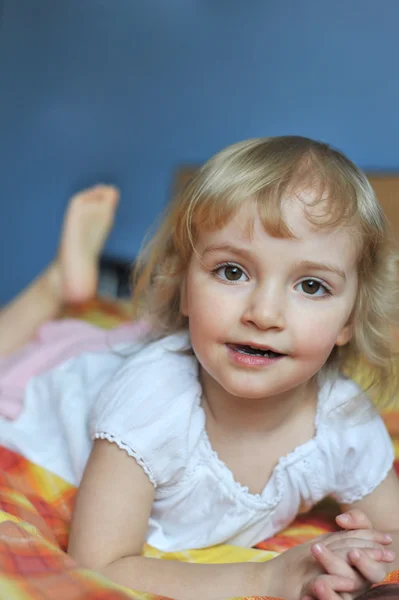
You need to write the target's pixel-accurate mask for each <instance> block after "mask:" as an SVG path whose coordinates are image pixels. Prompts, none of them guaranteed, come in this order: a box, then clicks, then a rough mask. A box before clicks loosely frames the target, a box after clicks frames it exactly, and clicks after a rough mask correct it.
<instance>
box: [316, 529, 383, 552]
mask: <svg viewBox="0 0 399 600" xmlns="http://www.w3.org/2000/svg"><path fill="white" fill-rule="evenodd" d="M354 540H356V542H354ZM359 540H363V541H367V542H372V543H374V545H375V546H376V545H383V546H388V545H389V544H390V543H391V542H392V536H391V535H390V534H389V533H382V532H381V531H372V530H371V529H357V530H355V531H341V532H340V533H337V534H335V535H332V536H331V537H329V538H327V539H326V540H324V543H325V545H326V546H329V547H334V548H336V547H338V546H344V545H352V546H353V545H354V543H357V542H358V541H359Z"/></svg>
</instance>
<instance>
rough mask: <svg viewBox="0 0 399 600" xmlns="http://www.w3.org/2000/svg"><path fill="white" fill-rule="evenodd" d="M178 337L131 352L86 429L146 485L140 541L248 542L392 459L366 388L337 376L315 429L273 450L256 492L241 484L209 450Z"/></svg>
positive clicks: (375, 476)
mask: <svg viewBox="0 0 399 600" xmlns="http://www.w3.org/2000/svg"><path fill="white" fill-rule="evenodd" d="M188 345H189V341H188V335H187V334H186V333H184V334H176V335H173V336H170V337H168V338H165V339H164V340H161V341H158V342H154V343H152V344H149V345H147V346H144V347H143V348H141V349H140V350H139V351H137V352H135V353H133V355H132V356H131V357H130V358H128V359H126V360H125V362H124V364H123V366H122V367H121V368H120V369H119V370H118V371H117V372H116V374H114V376H113V377H112V378H111V381H110V382H109V383H108V384H107V385H105V387H104V388H103V390H102V392H101V394H100V396H99V398H98V399H96V401H95V402H94V405H93V410H92V413H91V417H90V434H91V436H92V438H93V439H98V438H102V439H107V440H109V441H111V442H115V443H116V444H117V445H118V446H119V447H120V448H122V449H124V450H125V451H126V452H127V453H128V454H129V455H130V456H132V457H133V458H135V460H136V461H137V462H138V463H139V464H140V465H141V466H142V468H143V469H144V471H145V473H146V474H147V476H148V477H149V479H150V481H151V482H152V484H153V485H154V487H155V500H154V504H153V509H152V513H151V517H150V521H149V528H148V535H147V541H148V543H149V544H151V545H153V546H155V547H156V548H159V549H160V550H163V551H176V550H183V549H188V548H202V547H206V546H211V545H214V544H220V543H229V544H235V545H240V546H247V547H250V546H253V545H254V544H256V543H257V542H260V541H261V540H263V539H265V538H268V537H270V536H273V535H274V534H276V533H277V532H278V531H280V530H281V529H283V528H284V527H286V526H287V525H288V524H289V523H290V522H291V521H292V520H293V519H294V518H295V516H296V515H297V514H298V512H299V511H300V510H305V509H308V508H310V507H311V506H313V505H314V504H315V503H317V502H318V501H319V500H321V499H322V498H324V497H326V496H333V497H334V498H336V499H337V500H338V501H339V502H340V503H344V504H350V503H352V502H354V501H356V500H360V499H361V498H363V497H364V496H365V495H367V494H369V493H371V492H372V491H373V490H374V489H375V488H376V487H377V486H378V485H379V484H380V483H381V482H382V481H383V480H384V478H385V477H386V475H387V473H388V471H389V470H390V469H391V467H392V464H393V460H394V454H393V447H392V443H391V440H390V438H389V435H388V433H387V431H386V429H385V426H384V424H383V421H382V419H381V418H380V417H379V415H378V414H377V413H376V411H375V410H374V408H373V407H372V405H371V403H370V401H369V400H368V399H367V397H366V396H365V395H364V394H362V393H361V392H360V390H359V388H358V387H357V386H356V385H355V384H354V383H353V382H352V381H351V380H349V379H346V378H343V377H341V378H339V379H338V380H337V381H335V382H334V383H329V382H326V383H324V385H322V386H321V389H320V392H319V399H318V410H317V416H316V422H315V429H316V433H315V436H314V437H313V438H312V439H311V440H309V441H308V442H306V443H304V444H302V445H301V446H299V447H297V448H296V449H295V450H294V451H293V452H291V453H290V454H288V455H287V456H284V457H282V458H281V459H280V460H279V462H278V464H277V465H276V467H275V468H274V470H273V472H272V475H271V477H270V480H269V481H268V483H267V485H266V486H265V488H264V490H263V491H262V493H260V494H251V493H250V492H249V491H248V489H247V488H245V487H243V486H241V485H240V484H239V483H238V482H236V481H235V480H234V477H233V474H232V472H231V471H230V470H229V468H228V467H227V466H226V465H225V464H224V463H223V462H222V461H221V460H219V458H218V456H217V454H216V453H215V452H214V451H213V450H212V447H211V445H210V442H209V439H208V436H207V433H206V430H205V414H204V411H203V409H202V407H201V404H200V400H201V393H202V390H201V386H200V383H199V381H198V376H197V375H198V363H197V361H196V359H195V357H193V356H189V355H184V354H182V353H179V352H177V350H179V349H181V348H187V347H188ZM350 402H354V403H357V405H356V409H355V410H348V404H349V403H350ZM351 406H352V405H351Z"/></svg>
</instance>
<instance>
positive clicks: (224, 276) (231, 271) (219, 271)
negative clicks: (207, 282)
mask: <svg viewBox="0 0 399 600" xmlns="http://www.w3.org/2000/svg"><path fill="white" fill-rule="evenodd" d="M213 272H214V273H215V274H216V275H217V276H218V278H219V279H221V280H222V281H231V282H236V281H248V277H247V276H246V274H245V273H244V271H243V270H242V269H241V268H240V267H239V266H238V265H229V264H224V265H220V266H219V267H217V268H216V269H215V270H214V271H213Z"/></svg>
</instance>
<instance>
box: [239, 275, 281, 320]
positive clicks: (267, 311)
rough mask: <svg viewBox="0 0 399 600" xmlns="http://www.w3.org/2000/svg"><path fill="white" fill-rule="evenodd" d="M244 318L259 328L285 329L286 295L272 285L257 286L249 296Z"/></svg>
mask: <svg viewBox="0 0 399 600" xmlns="http://www.w3.org/2000/svg"><path fill="white" fill-rule="evenodd" d="M242 320H243V322H244V323H246V324H252V325H255V326H256V327H257V328H258V329H264V330H266V329H278V330H281V329H284V327H285V322H286V318H285V299H284V295H283V294H282V293H281V291H279V290H278V289H276V287H275V286H272V285H269V286H259V287H257V288H256V289H254V290H253V291H252V293H251V295H250V297H249V298H248V302H247V304H246V307H245V309H244V312H243V315H242Z"/></svg>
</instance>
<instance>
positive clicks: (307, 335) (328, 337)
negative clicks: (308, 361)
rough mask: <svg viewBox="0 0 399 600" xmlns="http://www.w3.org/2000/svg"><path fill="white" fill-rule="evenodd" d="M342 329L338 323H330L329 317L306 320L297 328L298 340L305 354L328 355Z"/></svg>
mask: <svg viewBox="0 0 399 600" xmlns="http://www.w3.org/2000/svg"><path fill="white" fill-rule="evenodd" d="M339 331H340V329H339V328H337V324H336V323H334V324H332V323H329V320H328V319H318V320H317V321H311V322H308V324H307V325H305V323H304V321H302V323H301V324H300V325H299V326H298V327H297V328H296V342H297V345H298V346H300V347H301V349H302V351H303V354H304V355H308V356H312V357H313V356H317V355H320V357H321V356H328V355H329V354H330V352H331V351H332V349H333V347H334V346H335V343H336V341H337V335H338V333H339Z"/></svg>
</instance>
